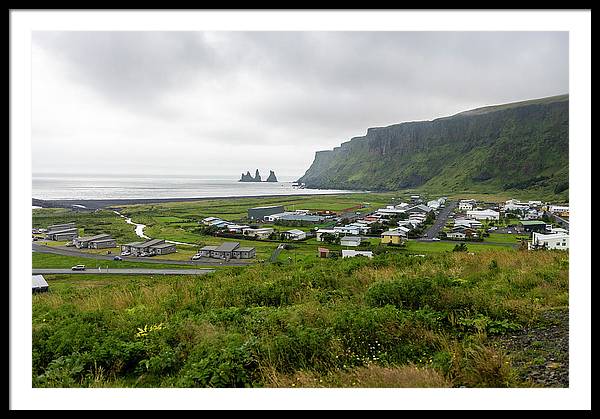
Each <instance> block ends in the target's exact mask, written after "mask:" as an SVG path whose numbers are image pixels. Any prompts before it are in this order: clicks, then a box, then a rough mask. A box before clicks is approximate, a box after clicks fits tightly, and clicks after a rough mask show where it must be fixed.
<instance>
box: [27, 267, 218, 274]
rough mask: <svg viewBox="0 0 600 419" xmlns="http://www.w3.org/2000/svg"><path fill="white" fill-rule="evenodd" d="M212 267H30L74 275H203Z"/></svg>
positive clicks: (45, 272)
mask: <svg viewBox="0 0 600 419" xmlns="http://www.w3.org/2000/svg"><path fill="white" fill-rule="evenodd" d="M214 271H215V270H214V269H121V268H110V269H107V268H102V269H86V270H85V271H72V270H71V269H56V268H52V269H32V272H31V273H32V274H33V275H39V274H75V275H85V274H91V275H98V274H100V275H205V274H208V273H211V272H214Z"/></svg>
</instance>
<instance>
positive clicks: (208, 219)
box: [202, 217, 220, 225]
mask: <svg viewBox="0 0 600 419" xmlns="http://www.w3.org/2000/svg"><path fill="white" fill-rule="evenodd" d="M218 220H220V218H218V217H206V218H203V219H202V224H204V225H210V223H212V222H213V221H218Z"/></svg>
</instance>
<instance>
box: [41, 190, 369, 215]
mask: <svg viewBox="0 0 600 419" xmlns="http://www.w3.org/2000/svg"><path fill="white" fill-rule="evenodd" d="M357 193H369V191H355V192H351V191H348V192H330V193H327V192H325V193H318V194H277V195H243V196H240V195H234V196H215V197H200V198H116V199H48V200H44V199H37V198H32V205H33V206H38V207H41V208H71V209H72V208H74V206H75V205H76V206H78V207H75V208H76V209H80V210H96V209H103V208H108V207H111V208H118V205H138V204H163V203H169V202H194V201H209V200H215V199H244V198H279V197H281V198H289V197H295V196H297V197H306V196H319V195H351V194H357ZM80 206H83V208H81V207H80Z"/></svg>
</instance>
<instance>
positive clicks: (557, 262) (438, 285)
mask: <svg viewBox="0 0 600 419" xmlns="http://www.w3.org/2000/svg"><path fill="white" fill-rule="evenodd" d="M568 263H569V262H568V253H566V252H560V251H539V252H527V251H504V250H502V251H501V250H488V251H481V252H477V253H476V254H475V255H470V254H468V253H464V252H442V253H435V254H430V255H428V256H426V257H424V258H414V257H407V256H406V255H402V254H399V253H389V254H382V255H379V256H377V257H376V258H374V259H372V260H370V259H366V258H353V259H337V260H329V259H317V258H314V259H312V260H300V261H298V262H296V263H294V266H293V269H290V266H289V264H286V263H276V264H256V265H253V266H250V267H245V268H226V269H223V270H220V271H217V272H215V273H212V274H209V275H206V276H203V277H202V278H198V277H195V276H177V277H174V276H173V277H169V276H161V277H160V278H157V277H154V278H152V277H149V276H139V277H126V276H111V277H110V278H106V277H101V276H94V275H90V276H86V277H85V278H79V277H75V276H71V275H49V276H48V278H47V279H48V282H49V284H50V289H51V291H50V292H48V293H44V294H36V295H34V296H33V299H32V310H33V313H32V315H33V316H32V328H33V336H32V339H33V341H32V342H33V353H32V362H33V370H32V379H33V386H34V387H296V386H298V387H459V386H467V387H531V386H534V384H533V383H532V382H529V381H526V380H525V381H523V380H521V379H520V378H519V374H518V373H519V371H518V368H517V367H515V366H514V365H513V364H512V359H513V356H518V355H519V354H508V353H504V352H503V351H502V350H500V349H498V348H497V347H495V346H494V345H492V340H493V339H495V338H496V337H502V336H505V335H506V336H510V335H513V334H515V333H519V331H521V330H522V329H523V328H524V327H528V326H531V325H536V324H538V323H539V322H540V318H541V315H542V314H543V313H545V312H547V311H548V310H555V309H559V308H564V307H568V301H569V293H568Z"/></svg>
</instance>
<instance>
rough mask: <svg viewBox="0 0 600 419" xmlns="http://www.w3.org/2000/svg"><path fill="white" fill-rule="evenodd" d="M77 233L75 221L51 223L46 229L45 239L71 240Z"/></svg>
mask: <svg viewBox="0 0 600 419" xmlns="http://www.w3.org/2000/svg"><path fill="white" fill-rule="evenodd" d="M77 235H78V230H77V226H76V225H75V223H66V224H53V225H51V226H48V228H47V229H46V239H48V240H55V241H63V240H73V239H74V238H76V237H77Z"/></svg>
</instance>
